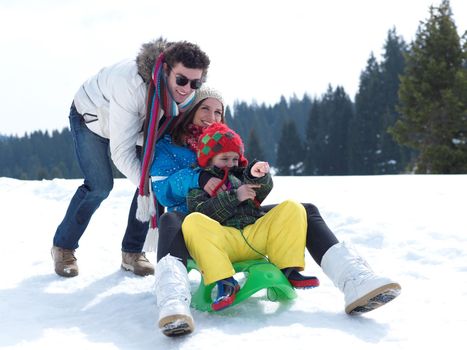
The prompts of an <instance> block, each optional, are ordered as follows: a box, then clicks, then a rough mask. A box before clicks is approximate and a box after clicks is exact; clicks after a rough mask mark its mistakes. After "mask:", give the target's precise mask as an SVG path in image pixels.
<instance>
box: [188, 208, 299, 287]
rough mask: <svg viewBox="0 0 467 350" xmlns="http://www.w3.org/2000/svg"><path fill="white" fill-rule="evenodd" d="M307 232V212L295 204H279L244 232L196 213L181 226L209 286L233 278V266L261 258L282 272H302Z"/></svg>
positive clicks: (191, 252) (190, 250)
mask: <svg viewBox="0 0 467 350" xmlns="http://www.w3.org/2000/svg"><path fill="white" fill-rule="evenodd" d="M306 229H307V218H306V211H305V208H304V207H303V205H301V204H300V203H298V202H295V201H292V200H287V201H284V202H282V203H281V204H278V205H277V206H275V207H274V208H273V209H271V210H270V211H269V212H267V213H266V214H265V215H264V216H263V217H261V218H259V219H258V220H256V222H255V223H254V224H251V225H248V226H246V227H245V228H243V230H239V229H237V228H234V227H228V226H222V225H221V224H219V222H217V221H215V220H213V219H211V218H210V217H208V216H206V215H204V214H201V213H197V212H195V213H191V214H190V215H188V216H187V217H186V218H185V220H184V221H183V224H182V231H183V236H184V238H185V243H186V245H187V248H188V251H189V252H190V255H191V257H192V258H193V259H194V260H195V261H196V263H197V264H198V267H199V268H200V271H201V274H202V275H203V279H204V283H205V284H206V285H208V284H211V283H213V282H216V281H218V280H221V279H224V278H228V277H231V276H233V275H234V274H235V270H234V269H233V266H232V262H236V261H242V260H249V259H259V258H261V257H262V255H261V254H263V255H266V256H268V258H269V260H270V261H271V262H272V263H273V264H274V265H276V266H277V267H278V268H279V269H283V268H286V267H296V268H298V269H299V270H303V268H304V267H305V240H306ZM253 248H254V249H253ZM255 250H256V251H255Z"/></svg>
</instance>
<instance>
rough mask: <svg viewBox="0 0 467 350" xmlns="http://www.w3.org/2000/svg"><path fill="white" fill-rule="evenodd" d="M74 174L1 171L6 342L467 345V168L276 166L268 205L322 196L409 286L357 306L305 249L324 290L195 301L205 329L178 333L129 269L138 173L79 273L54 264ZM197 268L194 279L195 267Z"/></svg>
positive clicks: (0, 328) (370, 256)
mask: <svg viewBox="0 0 467 350" xmlns="http://www.w3.org/2000/svg"><path fill="white" fill-rule="evenodd" d="M79 184H80V181H79V180H53V181H19V180H14V179H8V178H0V205H1V217H2V220H1V227H2V229H1V234H0V250H1V254H0V269H1V270H0V278H1V280H0V348H1V349H55V348H57V349H58V348H61V349H190V350H194V349H203V350H206V349H223V350H224V349H255V348H256V349H259V348H261V349H271V348H274V349H285V348H288V349H291V350H292V349H293V350H298V349H307V350H309V349H376V348H377V349H425V348H430V349H432V348H443V349H466V348H467V340H466V339H467V338H466V336H465V334H464V333H463V332H465V330H466V329H467V220H466V216H467V210H466V209H467V205H466V198H467V175H457V176H456V175H445V176H435V175H433V176H428V175H426V176H422V175H400V176H371V177H295V178H293V177H275V184H276V186H275V189H274V190H273V192H272V193H271V195H270V197H269V198H268V200H267V203H275V202H278V201H281V200H284V199H287V198H293V199H296V200H299V201H303V202H312V203H314V204H316V205H317V206H318V207H319V208H320V210H321V213H322V215H323V216H324V218H325V219H326V221H327V223H328V225H329V226H330V227H331V228H332V229H333V231H334V232H335V234H336V235H337V237H338V238H339V239H341V240H347V241H351V242H352V243H353V244H354V246H356V248H357V250H358V251H359V252H360V253H361V254H362V255H363V256H364V257H365V258H366V259H367V260H368V262H369V263H370V265H371V266H372V267H373V269H374V270H376V271H377V272H382V273H384V274H387V275H389V276H390V277H392V278H394V279H395V280H397V281H398V282H399V283H400V284H401V285H402V294H401V296H400V297H399V298H397V299H395V300H394V301H393V302H391V303H389V304H388V305H386V306H385V307H382V308H380V309H378V310H375V311H374V312H371V313H368V314H366V315H364V316H361V317H351V316H348V315H346V314H345V313H344V311H343V306H344V305H343V296H342V295H341V293H340V292H339V291H338V290H337V289H336V288H335V287H334V286H333V285H332V283H331V282H330V280H329V279H327V277H326V276H325V275H324V274H323V273H322V271H321V270H320V269H319V267H318V266H317V265H316V264H315V263H314V261H313V260H312V259H311V257H310V256H309V254H308V253H306V259H307V267H306V272H307V273H309V274H315V275H316V276H318V277H319V278H320V280H321V286H320V287H319V288H315V289H312V290H305V291H298V298H297V299H296V300H294V301H292V302H290V303H275V302H271V301H268V300H267V298H266V297H265V295H264V294H263V293H259V294H258V295H255V296H253V297H252V298H250V299H248V300H246V301H244V302H243V303H241V304H239V305H237V306H235V307H232V308H230V309H226V310H225V311H223V312H219V313H203V312H199V311H196V310H193V316H194V318H195V321H196V331H195V332H194V333H193V334H192V335H189V336H186V337H181V338H167V337H165V336H163V335H162V334H161V333H160V332H159V330H158V329H157V328H156V305H155V298H154V295H153V285H154V277H153V276H148V277H145V278H141V277H137V276H134V275H132V274H130V273H128V272H124V271H122V270H120V258H121V256H120V243H121V239H122V236H123V232H124V229H125V225H126V219H127V212H128V208H129V202H130V199H131V197H132V194H133V187H132V186H131V184H130V182H129V181H127V180H123V179H122V180H116V181H115V187H114V190H113V191H112V193H111V195H110V197H109V198H108V199H107V200H106V201H105V202H104V203H103V204H102V206H101V207H100V208H99V209H98V211H97V212H96V214H95V215H94V217H93V219H92V221H91V223H90V225H89V227H88V229H87V231H86V232H85V234H84V236H83V238H82V239H81V242H80V248H79V249H78V251H77V257H78V263H79V267H80V275H79V276H78V277H76V278H72V279H65V278H61V277H59V276H57V275H56V274H55V273H54V272H53V266H52V260H51V257H50V247H51V244H52V237H53V234H54V232H55V229H56V226H57V225H58V223H59V222H60V221H61V219H62V217H63V215H64V213H65V209H66V207H67V205H68V202H69V200H70V198H71V196H72V194H73V193H74V191H75V189H76V187H77V186H78V185H79ZM148 256H149V258H150V260H151V261H152V262H155V260H156V259H155V255H154V253H149V254H148ZM190 278H191V280H192V288H193V289H194V288H195V287H196V286H197V283H198V279H199V276H198V275H197V273H196V272H192V273H190Z"/></svg>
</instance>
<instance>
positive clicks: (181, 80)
mask: <svg viewBox="0 0 467 350" xmlns="http://www.w3.org/2000/svg"><path fill="white" fill-rule="evenodd" d="M175 83H177V85H178V86H185V85H186V84H188V83H190V87H191V88H192V89H193V90H198V89H199V88H200V87H201V85H203V82H202V81H201V79H193V80H190V79H188V78H187V77H185V76H184V75H176V76H175Z"/></svg>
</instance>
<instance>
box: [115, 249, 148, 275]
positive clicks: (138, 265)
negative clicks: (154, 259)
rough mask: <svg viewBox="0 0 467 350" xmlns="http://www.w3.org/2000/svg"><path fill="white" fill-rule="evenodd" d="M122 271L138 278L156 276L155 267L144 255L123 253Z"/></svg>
mask: <svg viewBox="0 0 467 350" xmlns="http://www.w3.org/2000/svg"><path fill="white" fill-rule="evenodd" d="M122 269H124V270H127V271H131V272H133V273H134V274H135V275H138V276H148V275H154V266H153V265H152V264H151V263H150V262H149V260H148V258H146V255H145V254H144V252H143V253H127V252H122Z"/></svg>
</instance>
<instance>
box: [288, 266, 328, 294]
mask: <svg viewBox="0 0 467 350" xmlns="http://www.w3.org/2000/svg"><path fill="white" fill-rule="evenodd" d="M281 271H282V272H283V273H284V275H285V277H287V279H288V280H289V282H290V284H291V285H292V287H294V288H297V289H307V288H314V287H318V286H319V279H318V278H317V277H315V276H303V275H302V274H301V273H300V272H298V271H297V269H295V268H293V267H287V268H285V269H282V270H281Z"/></svg>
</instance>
